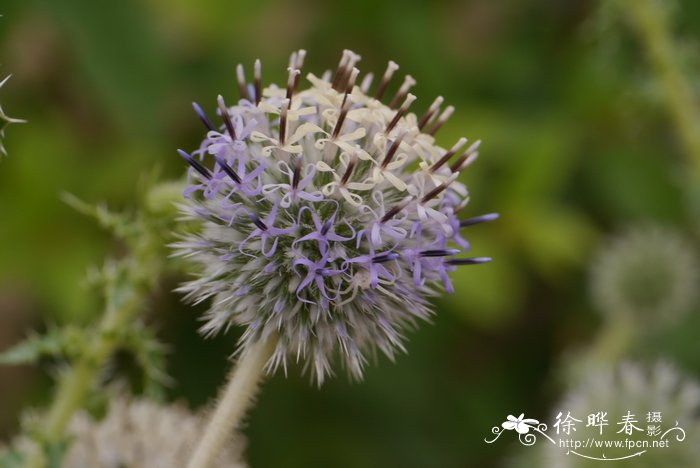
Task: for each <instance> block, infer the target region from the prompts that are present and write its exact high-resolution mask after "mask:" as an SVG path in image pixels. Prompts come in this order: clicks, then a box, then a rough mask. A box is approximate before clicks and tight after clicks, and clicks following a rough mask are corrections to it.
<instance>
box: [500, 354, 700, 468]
mask: <svg viewBox="0 0 700 468" xmlns="http://www.w3.org/2000/svg"><path fill="white" fill-rule="evenodd" d="M553 410H554V414H553V415H552V417H551V418H550V420H551V421H553V420H554V419H555V417H556V415H557V414H558V413H559V412H560V411H561V412H563V414H564V415H566V414H567V413H569V412H570V413H571V415H572V416H573V417H575V418H577V419H580V420H581V421H582V422H580V423H576V426H577V427H576V429H577V431H576V432H573V431H572V432H571V434H572V435H571V437H572V438H574V439H577V440H586V439H588V437H589V436H592V437H595V438H596V439H597V440H610V441H623V442H622V443H624V441H625V440H630V441H644V440H646V441H650V440H658V439H659V437H658V435H660V434H661V433H663V432H665V431H667V430H669V429H671V428H673V427H674V426H676V422H677V423H678V427H680V428H682V429H683V430H684V431H685V439H683V440H682V441H679V440H677V438H676V436H677V435H681V433H680V432H679V431H677V430H673V431H671V432H669V433H668V434H667V436H666V439H668V440H669V446H668V447H665V448H658V447H657V448H647V449H646V450H645V452H644V453H643V454H642V455H641V456H638V457H634V459H633V460H634V461H632V460H626V461H627V462H628V464H629V466H634V467H635V468H636V467H639V468H645V467H650V468H651V467H659V466H678V467H680V466H697V460H698V459H700V444H698V443H697V434H698V433H699V432H698V431H700V419H698V410H700V385H698V383H697V382H696V381H694V380H692V379H690V378H688V377H686V376H683V375H682V374H681V373H679V372H678V371H677V370H676V369H675V368H674V367H673V366H671V365H669V364H668V363H665V362H657V363H656V364H653V365H644V364H639V363H631V362H626V363H622V364H620V365H618V366H616V367H614V368H610V367H609V368H600V369H598V371H596V372H593V373H591V374H589V375H587V376H586V379H584V380H581V381H580V384H579V385H577V386H576V387H575V388H573V389H572V390H571V391H570V392H569V393H568V394H567V395H565V396H564V398H563V399H562V401H560V402H559V403H558V404H557V405H555V407H554V408H553ZM601 411H602V412H607V415H606V417H605V419H606V421H607V423H608V424H609V425H608V426H603V428H602V430H603V434H602V436H601V435H600V434H599V432H600V428H599V427H596V426H591V427H586V424H587V423H588V421H587V419H588V415H589V414H596V413H598V412H601ZM628 412H629V413H630V414H631V415H633V416H634V417H633V418H632V419H633V420H635V421H636V422H635V423H633V425H634V426H635V427H636V428H639V429H641V430H637V429H631V434H628V433H627V432H626V431H624V430H622V431H621V432H618V431H620V429H622V428H623V425H618V423H620V422H622V421H623V418H624V417H625V416H626V415H627V413H628ZM650 413H651V414H650ZM654 413H659V414H658V415H655V414H654ZM657 417H658V419H660V421H658V420H657ZM649 421H651V422H649ZM650 425H651V426H659V427H660V428H661V433H659V434H658V435H657V436H650V435H649V434H648V430H649V427H648V426H650ZM552 431H553V429H551V428H550V432H549V434H550V435H553V433H552ZM560 436H561V437H562V438H564V439H566V438H567V437H568V436H566V435H564V434H560ZM613 443H614V442H613ZM649 443H650V444H651V442H649ZM641 450H644V449H643V448H640V449H629V448H627V447H624V446H623V447H619V448H616V447H614V446H613V447H606V448H605V449H604V450H602V449H598V450H597V451H596V450H594V449H591V448H587V449H584V448H581V449H579V450H577V452H580V453H582V454H584V455H592V456H595V457H599V458H600V457H602V454H603V453H604V455H605V457H607V458H617V457H624V456H629V455H631V454H633V453H635V452H639V451H641ZM567 451H568V450H567V449H566V448H562V447H559V445H558V444H556V445H553V444H550V443H548V442H546V441H538V443H537V446H536V447H526V448H525V449H523V451H522V452H523V453H522V455H523V458H521V459H519V460H517V462H516V463H514V464H513V465H512V466H517V467H522V466H533V467H535V466H546V467H550V468H588V467H591V468H593V467H599V466H601V461H600V460H590V459H586V458H582V457H579V456H575V455H573V454H571V453H568V454H567ZM612 463H613V465H615V463H616V462H612ZM617 463H620V466H622V463H624V461H622V462H617ZM603 464H605V463H603ZM615 466H617V465H615Z"/></svg>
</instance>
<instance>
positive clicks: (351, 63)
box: [335, 51, 362, 92]
mask: <svg viewBox="0 0 700 468" xmlns="http://www.w3.org/2000/svg"><path fill="white" fill-rule="evenodd" d="M361 58H362V57H360V56H359V55H357V54H356V53H354V52H352V51H351V52H350V59H349V60H348V63H347V64H346V65H345V68H344V69H343V70H342V74H341V75H340V76H339V77H338V83H337V85H336V87H335V89H336V90H337V91H341V92H342V91H344V90H345V89H347V88H348V86H354V82H353V84H352V85H348V81H349V78H350V77H351V76H352V73H353V71H354V70H355V64H356V63H357V62H359V61H360V59H361ZM357 73H360V72H359V71H358V72H357ZM355 78H357V76H355ZM351 90H352V88H351Z"/></svg>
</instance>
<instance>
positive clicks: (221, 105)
mask: <svg viewBox="0 0 700 468" xmlns="http://www.w3.org/2000/svg"><path fill="white" fill-rule="evenodd" d="M216 102H217V103H218V104H219V112H221V118H222V119H224V124H226V130H228V134H229V135H230V136H231V139H232V140H235V139H236V129H235V128H234V127H233V122H232V121H231V116H230V115H229V113H228V108H227V107H226V103H225V102H224V97H223V96H222V95H221V94H219V97H217V98H216Z"/></svg>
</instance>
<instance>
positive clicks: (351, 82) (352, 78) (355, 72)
mask: <svg viewBox="0 0 700 468" xmlns="http://www.w3.org/2000/svg"><path fill="white" fill-rule="evenodd" d="M359 74H360V70H358V69H357V68H355V67H353V69H352V70H351V71H350V76H349V78H348V83H347V85H346V86H345V98H344V99H347V95H348V94H350V93H352V88H354V87H355V82H356V81H357V76H358V75H359Z"/></svg>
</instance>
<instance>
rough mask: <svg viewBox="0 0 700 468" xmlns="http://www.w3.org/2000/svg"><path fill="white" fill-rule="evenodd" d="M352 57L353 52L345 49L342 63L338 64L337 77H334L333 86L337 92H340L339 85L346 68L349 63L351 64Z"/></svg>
mask: <svg viewBox="0 0 700 468" xmlns="http://www.w3.org/2000/svg"><path fill="white" fill-rule="evenodd" d="M351 55H352V52H351V51H350V50H348V49H345V50H344V51H343V56H342V57H340V62H339V63H338V68H336V69H335V75H334V76H333V83H332V84H331V86H332V87H333V89H335V90H336V91H337V90H338V84H339V83H340V80H341V78H342V76H343V74H344V73H345V68H346V67H347V65H348V63H349V62H350V56H351Z"/></svg>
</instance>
